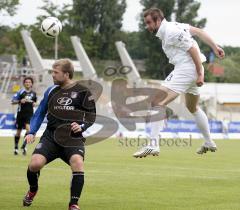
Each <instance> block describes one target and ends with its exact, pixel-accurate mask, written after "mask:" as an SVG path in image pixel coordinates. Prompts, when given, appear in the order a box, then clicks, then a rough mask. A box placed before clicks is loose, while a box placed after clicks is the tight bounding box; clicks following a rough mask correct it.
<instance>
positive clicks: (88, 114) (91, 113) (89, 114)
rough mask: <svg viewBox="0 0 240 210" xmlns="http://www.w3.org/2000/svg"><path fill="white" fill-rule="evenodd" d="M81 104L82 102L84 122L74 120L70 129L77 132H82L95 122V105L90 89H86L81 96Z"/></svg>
mask: <svg viewBox="0 0 240 210" xmlns="http://www.w3.org/2000/svg"><path fill="white" fill-rule="evenodd" d="M81 101H83V104H82V111H84V115H85V116H84V122H83V123H82V124H81V125H79V124H78V123H76V122H73V123H72V124H71V129H72V131H73V132H74V133H77V132H84V131H85V130H87V129H88V128H89V127H90V126H92V124H93V123H94V122H95V119H96V105H95V101H94V99H93V96H92V94H91V93H90V91H87V92H86V94H85V95H84V97H83V100H81Z"/></svg>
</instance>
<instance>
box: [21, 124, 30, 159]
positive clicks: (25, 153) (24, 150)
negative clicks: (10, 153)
mask: <svg viewBox="0 0 240 210" xmlns="http://www.w3.org/2000/svg"><path fill="white" fill-rule="evenodd" d="M25 129H26V133H25V135H24V139H23V144H22V146H21V149H22V154H23V155H27V148H26V146H27V142H26V141H25V136H26V135H27V133H28V132H29V131H30V124H29V123H26V124H25Z"/></svg>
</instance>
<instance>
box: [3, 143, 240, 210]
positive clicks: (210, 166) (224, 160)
mask: <svg viewBox="0 0 240 210" xmlns="http://www.w3.org/2000/svg"><path fill="white" fill-rule="evenodd" d="M201 143H202V142H201V141H197V140H196V141H194V140H193V145H192V146H191V147H190V146H188V147H176V146H175V147H167V146H164V147H162V151H161V154H160V156H159V157H148V158H144V159H134V158H133V157H131V155H132V153H133V152H134V151H135V150H136V149H137V148H136V147H126V146H122V144H120V143H119V141H118V140H117V139H111V140H106V141H103V142H101V143H98V144H95V145H92V146H88V147H87V148H86V161H85V187H84V190H83V193H82V197H81V201H80V206H81V209H83V210H101V209H102V210H180V209H184V210H188V209H194V210H210V209H211V210H231V209H232V210H239V209H240V202H239V192H240V152H239V148H240V141H236V140H232V141H230V140H229V141H226V140H225V141H223V140H218V141H217V144H218V148H219V150H218V152H217V153H208V154H206V155H203V156H199V155H197V154H196V153H195V151H196V149H197V147H198V146H199V145H200V144H201ZM12 146H13V140H12V139H10V138H0V209H1V210H16V209H25V208H26V207H25V208H23V207H22V198H23V195H24V194H25V192H26V191H27V179H26V169H27V164H28V162H29V159H30V152H31V151H32V150H33V148H34V146H35V145H30V146H29V147H28V148H29V150H28V155H27V156H26V157H24V156H22V155H18V156H14V155H13V154H12V153H13V149H12ZM70 177H71V171H70V169H69V167H68V166H67V165H66V164H65V163H64V162H62V161H61V160H57V161H54V162H53V163H50V164H49V165H48V166H46V167H45V168H44V169H43V170H42V171H41V176H40V181H39V192H38V195H37V197H36V199H35V200H34V203H33V205H32V206H31V207H29V209H32V210H35V209H41V210H55V209H58V210H66V209H67V204H68V199H69V183H70Z"/></svg>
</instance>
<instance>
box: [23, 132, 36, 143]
mask: <svg viewBox="0 0 240 210" xmlns="http://www.w3.org/2000/svg"><path fill="white" fill-rule="evenodd" d="M24 140H25V141H26V142H27V144H32V143H33V142H34V141H35V136H34V135H33V134H28V135H26V137H25V139H24Z"/></svg>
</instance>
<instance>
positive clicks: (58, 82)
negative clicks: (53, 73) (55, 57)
mask: <svg viewBox="0 0 240 210" xmlns="http://www.w3.org/2000/svg"><path fill="white" fill-rule="evenodd" d="M53 83H54V85H59V86H62V85H63V84H64V82H62V81H57V80H53Z"/></svg>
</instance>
